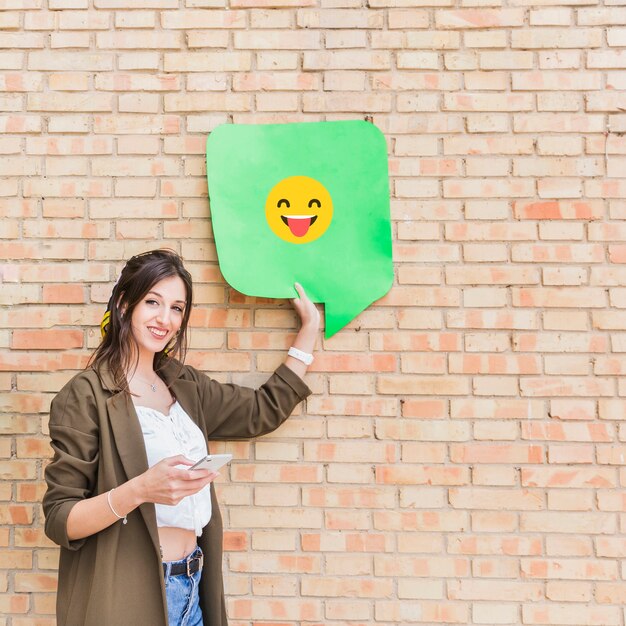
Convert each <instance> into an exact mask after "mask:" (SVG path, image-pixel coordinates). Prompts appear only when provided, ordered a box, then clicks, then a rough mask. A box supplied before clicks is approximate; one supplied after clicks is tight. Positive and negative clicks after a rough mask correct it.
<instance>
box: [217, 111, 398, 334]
mask: <svg viewBox="0 0 626 626" xmlns="http://www.w3.org/2000/svg"><path fill="white" fill-rule="evenodd" d="M207 178H208V183H209V197H210V202H211V216H212V220H213V232H214V234H215V244H216V247H217V254H218V259H219V264H220V269H221V271H222V274H223V275H224V278H225V279H226V281H227V282H228V283H229V284H230V285H231V286H232V287H233V288H235V289H237V290H238V291H240V292H242V293H244V294H246V295H249V296H262V297H267V298H293V297H294V295H295V290H294V287H293V284H294V282H299V283H300V284H302V286H303V287H304V288H305V290H306V292H307V294H308V295H309V297H310V298H311V300H313V301H314V302H324V303H325V310H326V337H330V336H332V335H334V334H335V333H336V332H337V331H338V330H340V329H341V328H343V327H344V326H345V325H346V324H348V323H349V322H350V321H351V320H352V319H354V318H355V317H356V316H357V315H358V314H359V313H361V311H363V310H364V309H366V308H367V307H368V306H369V305H370V304H371V303H372V302H374V301H375V300H377V299H378V298H380V297H382V296H383V295H384V294H385V293H387V291H389V289H390V287H391V284H392V282H393V262H392V256H391V222H390V217H389V182H388V170H387V146H386V143H385V139H384V137H383V135H382V133H381V132H380V131H379V130H378V129H377V128H376V127H375V126H374V125H373V124H370V123H368V122H364V121H357V120H355V121H343V122H310V123H303V124H262V125H238V124H224V125H222V126H219V127H218V128H216V129H215V130H214V131H213V132H212V133H211V134H210V136H209V138H208V141H207ZM329 205H331V206H329ZM329 211H330V215H329Z"/></svg>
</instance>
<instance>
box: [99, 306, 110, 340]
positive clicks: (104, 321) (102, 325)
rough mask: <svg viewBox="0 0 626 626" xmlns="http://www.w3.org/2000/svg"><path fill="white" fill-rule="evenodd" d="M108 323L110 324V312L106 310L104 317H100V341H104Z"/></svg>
mask: <svg viewBox="0 0 626 626" xmlns="http://www.w3.org/2000/svg"><path fill="white" fill-rule="evenodd" d="M110 322H111V311H109V310H108V309H107V310H106V311H105V313H104V315H103V316H102V321H101V322H100V334H101V335H102V339H104V336H105V335H106V334H107V326H108V325H109V323H110Z"/></svg>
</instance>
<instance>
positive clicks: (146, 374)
mask: <svg viewBox="0 0 626 626" xmlns="http://www.w3.org/2000/svg"><path fill="white" fill-rule="evenodd" d="M131 362H132V361H131ZM136 363H137V365H136V367H134V368H133V369H132V370H130V371H129V372H126V379H127V380H128V381H130V380H132V379H133V378H135V377H136V376H138V377H139V378H142V379H144V380H150V381H152V379H153V378H154V353H151V352H142V353H140V354H139V358H138V359H137V361H136Z"/></svg>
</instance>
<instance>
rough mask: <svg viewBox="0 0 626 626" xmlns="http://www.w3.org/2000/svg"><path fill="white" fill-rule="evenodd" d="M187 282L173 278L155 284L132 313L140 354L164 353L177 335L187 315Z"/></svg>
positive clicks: (134, 334)
mask: <svg viewBox="0 0 626 626" xmlns="http://www.w3.org/2000/svg"><path fill="white" fill-rule="evenodd" d="M186 295H187V294H186V291H185V283H184V282H183V281H182V279H181V278H180V277H179V276H170V277H169V278H164V279H163V280H161V281H159V282H158V283H156V284H155V285H154V286H153V287H152V288H151V289H150V291H148V293H147V294H146V295H145V296H144V297H143V298H142V299H141V300H140V301H139V303H138V304H137V306H136V307H135V309H134V310H133V314H132V318H131V326H132V333H133V337H134V338H135V340H136V341H137V345H138V346H139V352H140V353H145V352H150V353H152V354H154V353H156V352H160V351H161V350H163V349H164V348H165V347H166V346H167V344H168V343H169V342H170V341H171V340H172V337H174V335H175V334H176V333H177V332H178V329H179V328H180V326H181V324H182V322H183V315H184V312H185V307H186V306H187V303H186Z"/></svg>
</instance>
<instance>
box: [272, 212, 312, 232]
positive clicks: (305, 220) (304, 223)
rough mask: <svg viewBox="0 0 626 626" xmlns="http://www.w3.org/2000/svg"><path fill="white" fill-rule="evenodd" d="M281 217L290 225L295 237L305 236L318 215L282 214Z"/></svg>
mask: <svg viewBox="0 0 626 626" xmlns="http://www.w3.org/2000/svg"><path fill="white" fill-rule="evenodd" d="M280 219H281V220H283V222H284V223H285V224H286V225H287V226H289V230H290V231H291V233H292V234H293V236H294V237H304V235H306V234H307V232H308V230H309V228H310V227H311V226H312V225H313V224H314V223H315V220H316V219H317V215H281V216H280Z"/></svg>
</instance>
